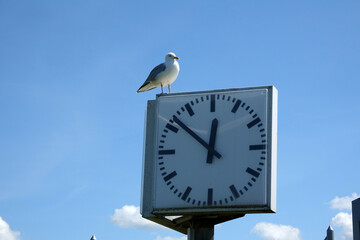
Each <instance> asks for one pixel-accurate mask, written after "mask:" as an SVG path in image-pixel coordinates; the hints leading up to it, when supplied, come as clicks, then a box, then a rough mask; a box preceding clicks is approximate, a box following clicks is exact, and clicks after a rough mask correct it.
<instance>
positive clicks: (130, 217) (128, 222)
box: [0, 205, 163, 240]
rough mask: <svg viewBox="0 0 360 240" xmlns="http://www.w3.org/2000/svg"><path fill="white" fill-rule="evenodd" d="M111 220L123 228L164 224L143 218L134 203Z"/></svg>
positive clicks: (126, 206)
mask: <svg viewBox="0 0 360 240" xmlns="http://www.w3.org/2000/svg"><path fill="white" fill-rule="evenodd" d="M110 221H111V222H112V223H113V224H115V225H116V226H119V227H122V228H131V227H134V228H147V229H149V228H151V229H154V228H163V226H161V225H159V224H156V223H154V222H151V221H149V220H147V219H145V218H143V217H142V216H141V214H140V207H136V206H133V205H125V206H123V207H122V208H120V209H115V211H114V214H113V215H112V216H111V217H110ZM0 240H1V239H0Z"/></svg>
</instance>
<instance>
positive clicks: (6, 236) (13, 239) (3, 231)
mask: <svg viewBox="0 0 360 240" xmlns="http://www.w3.org/2000/svg"><path fill="white" fill-rule="evenodd" d="M19 236H20V232H14V231H12V230H11V229H10V226H9V224H8V223H7V222H5V221H4V220H3V219H2V218H1V217H0V240H18V239H19Z"/></svg>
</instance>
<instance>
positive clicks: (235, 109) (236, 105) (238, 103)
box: [231, 100, 241, 113]
mask: <svg viewBox="0 0 360 240" xmlns="http://www.w3.org/2000/svg"><path fill="white" fill-rule="evenodd" d="M240 103H241V100H237V101H236V102H235V104H234V107H233V108H232V109H231V112H232V113H236V111H237V110H238V108H239V106H240Z"/></svg>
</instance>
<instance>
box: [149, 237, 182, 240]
mask: <svg viewBox="0 0 360 240" xmlns="http://www.w3.org/2000/svg"><path fill="white" fill-rule="evenodd" d="M186 239H187V236H183V237H169V236H167V237H160V236H157V237H156V239H155V240H186Z"/></svg>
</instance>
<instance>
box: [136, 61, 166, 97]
mask: <svg viewBox="0 0 360 240" xmlns="http://www.w3.org/2000/svg"><path fill="white" fill-rule="evenodd" d="M165 69H166V65H165V64H164V63H161V64H159V65H157V66H156V67H155V68H154V69H153V70H151V72H150V74H149V76H148V77H147V79H146V80H145V82H144V83H143V85H141V87H140V88H139V90H140V89H141V88H142V87H144V86H146V85H148V84H149V83H150V82H152V81H154V79H155V78H156V76H157V75H158V74H159V73H161V72H163V71H165ZM154 88H155V87H154ZM139 90H138V91H139Z"/></svg>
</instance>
